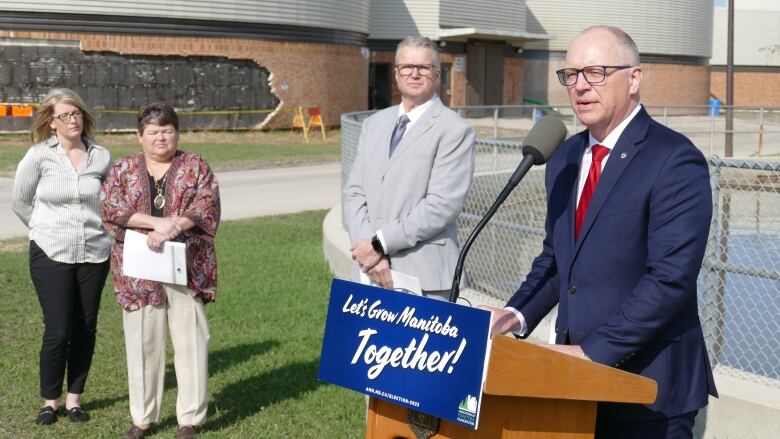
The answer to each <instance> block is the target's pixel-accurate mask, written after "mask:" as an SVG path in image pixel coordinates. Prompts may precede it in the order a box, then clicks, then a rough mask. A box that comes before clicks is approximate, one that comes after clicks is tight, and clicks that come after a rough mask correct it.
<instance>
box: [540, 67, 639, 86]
mask: <svg viewBox="0 0 780 439" xmlns="http://www.w3.org/2000/svg"><path fill="white" fill-rule="evenodd" d="M631 67H634V66H625V65H624V66H587V67H583V68H581V69H560V70H556V71H555V73H556V74H557V75H558V81H560V82H561V85H565V86H567V87H568V86H570V85H574V84H576V83H577V77H578V76H580V73H582V77H583V78H585V81H587V82H588V83H589V84H599V83H602V82H604V80H605V79H607V69H617V70H623V69H630V68H631Z"/></svg>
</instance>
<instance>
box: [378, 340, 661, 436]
mask: <svg viewBox="0 0 780 439" xmlns="http://www.w3.org/2000/svg"><path fill="white" fill-rule="evenodd" d="M656 391H657V384H656V383H655V381H653V380H651V379H649V378H645V377H642V376H639V375H634V374H631V373H629V372H625V371H622V370H618V369H615V368H612V367H609V366H604V365H602V364H597V363H594V362H592V361H588V360H585V359H581V358H577V357H574V356H571V355H566V354H563V353H560V352H556V351H553V350H550V349H547V348H544V347H542V346H538V345H534V344H532V343H528V342H525V341H521V340H514V339H512V338H510V337H505V336H496V337H493V343H492V348H491V350H490V361H489V363H488V370H487V378H486V381H485V388H484V392H483V397H482V408H481V410H480V419H479V429H478V430H471V429H468V428H466V427H463V426H460V425H457V424H454V423H451V422H448V421H445V420H441V424H440V426H439V431H438V433H436V434H435V435H434V436H432V438H434V439H439V438H469V439H477V438H491V439H495V438H504V439H509V438H535V439H542V438H545V439H546V438H577V439H585V438H592V437H593V433H594V429H595V426H596V404H597V402H598V401H605V402H624V403H637V404H650V403H652V402H653V401H655V397H656ZM415 437H416V436H415V434H414V433H413V432H412V430H411V429H410V427H409V426H408V425H407V409H406V408H405V407H401V406H398V405H395V404H392V403H389V402H386V401H383V400H379V399H376V398H370V399H369V411H368V420H367V425H366V438H368V439H399V438H408V439H415Z"/></svg>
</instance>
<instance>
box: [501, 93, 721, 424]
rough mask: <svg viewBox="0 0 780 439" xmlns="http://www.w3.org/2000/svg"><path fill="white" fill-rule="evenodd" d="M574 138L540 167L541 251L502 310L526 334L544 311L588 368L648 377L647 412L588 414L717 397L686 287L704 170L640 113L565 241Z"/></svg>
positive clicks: (663, 413)
mask: <svg viewBox="0 0 780 439" xmlns="http://www.w3.org/2000/svg"><path fill="white" fill-rule="evenodd" d="M587 145H588V132H587V131H583V132H581V133H579V134H576V135H574V136H572V137H571V138H569V139H567V140H566V141H565V142H563V144H561V146H560V148H559V150H558V151H557V152H556V153H555V155H554V157H553V158H552V159H551V160H550V162H549V163H548V164H547V169H546V180H545V181H546V186H547V198H548V199H547V219H546V223H545V228H546V236H545V239H544V244H543V248H542V252H541V254H540V255H539V256H538V257H537V258H536V259H535V260H534V262H533V266H532V268H531V272H530V273H529V274H528V276H527V278H526V280H525V282H523V284H522V285H521V286H520V289H519V290H518V291H517V292H516V293H515V294H514V296H513V297H512V298H511V299H510V300H509V302H508V303H507V305H508V306H511V307H514V308H516V309H518V310H519V311H520V312H522V314H523V316H524V317H525V319H526V323H527V324H528V328H529V329H528V333H530V332H531V331H532V330H533V329H534V328H535V327H536V326H537V325H538V324H539V322H540V321H541V320H542V318H543V317H544V316H545V315H546V314H547V313H548V312H549V311H550V310H551V309H552V308H553V307H554V306H555V304H558V305H559V308H558V320H557V321H556V323H555V331H556V334H557V335H556V343H559V344H561V343H565V344H573V345H581V346H582V349H583V351H584V352H585V354H586V355H588V356H589V357H590V358H591V359H592V360H593V361H595V362H598V363H602V364H607V365H612V366H614V367H618V368H620V369H623V370H626V371H629V372H632V373H637V374H640V375H643V376H646V377H649V378H652V379H653V380H655V381H656V382H657V383H658V398H657V400H656V402H655V403H654V404H651V405H648V406H644V405H632V404H611V403H610V404H606V403H605V404H601V405H600V406H599V418H600V419H605V420H626V421H631V420H644V419H654V418H662V417H672V416H676V415H679V414H682V413H686V412H689V411H692V410H696V409H699V408H701V407H703V406H705V405H706V404H707V395H708V394H711V395H713V396H717V391H716V389H715V383H714V381H713V378H712V370H711V368H710V363H709V358H708V356H707V350H706V347H705V345H704V337H703V335H702V329H701V324H700V322H699V317H698V309H697V308H698V307H697V299H696V279H697V276H698V273H699V269H700V267H701V262H702V258H703V256H704V249H705V247H706V244H707V235H708V232H709V226H710V219H711V217H712V195H711V190H710V183H709V170H708V167H707V163H706V161H705V159H704V156H703V155H702V153H701V152H700V151H699V150H698V149H696V147H695V146H694V145H693V144H692V143H691V141H690V140H688V139H687V138H686V137H685V136H683V135H681V134H679V133H677V132H676V131H673V130H671V129H669V128H666V127H664V126H663V125H661V124H659V123H657V122H655V121H654V120H653V119H651V118H650V116H649V115H648V114H647V112H646V111H645V109H644V108H642V109H640V111H639V113H638V114H637V115H636V116H635V117H634V119H633V120H632V121H631V122H630V123H629V124H628V126H627V127H626V129H625V130H624V131H623V133H622V134H621V136H620V138H619V139H618V142H617V144H616V145H615V148H614V149H613V150H612V152H611V153H610V156H609V160H608V161H607V164H606V165H605V167H604V170H603V172H602V174H601V179H600V180H599V184H598V186H597V188H596V192H595V193H594V195H593V198H592V200H591V203H590V206H589V208H588V211H587V214H586V216H585V219H584V221H583V225H582V229H581V231H580V236H579V239H577V240H576V241H575V239H574V217H575V211H576V203H577V180H578V178H579V171H580V163H581V162H582V156H583V154H584V152H585V148H586V147H587Z"/></svg>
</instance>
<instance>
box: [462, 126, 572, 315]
mask: <svg viewBox="0 0 780 439" xmlns="http://www.w3.org/2000/svg"><path fill="white" fill-rule="evenodd" d="M565 138H566V126H565V125H564V124H563V122H562V121H561V120H560V119H558V118H557V117H555V116H544V117H542V118H541V119H539V120H538V121H537V122H536V124H535V125H534V126H533V128H531V131H529V132H528V135H527V136H525V141H524V142H523V160H521V161H520V165H518V166H517V169H516V170H515V172H514V173H513V174H512V176H511V177H509V181H508V182H507V183H506V185H505V186H504V189H502V190H501V193H500V194H498V198H496V201H494V202H493V205H492V206H490V209H488V211H487V213H486V214H485V216H483V217H482V219H481V220H480V221H479V223H478V224H477V226H476V227H475V228H474V230H473V231H472V232H471V234H470V235H469V237H468V238H467V239H466V242H465V243H463V247H462V248H461V250H460V255H458V264H457V265H456V266H455V276H454V277H453V279H452V289H450V297H449V300H450V302H455V301H457V300H458V296H459V295H460V279H461V276H462V275H463V263H464V262H465V261H466V254H467V253H468V252H469V248H471V244H473V243H474V240H475V239H476V238H477V235H479V232H481V231H482V229H483V228H484V227H485V226H486V225H487V223H488V221H490V218H492V217H493V215H494V214H495V213H496V211H497V210H498V208H499V206H501V204H502V203H503V202H504V200H506V199H507V197H509V194H511V193H512V190H514V188H515V186H517V184H518V183H520V180H522V179H523V177H525V174H527V173H528V171H529V170H530V169H531V167H532V166H533V165H542V164H544V163H547V160H549V159H550V157H552V155H553V153H555V150H556V149H558V145H560V144H561V142H563V140H564V139H565Z"/></svg>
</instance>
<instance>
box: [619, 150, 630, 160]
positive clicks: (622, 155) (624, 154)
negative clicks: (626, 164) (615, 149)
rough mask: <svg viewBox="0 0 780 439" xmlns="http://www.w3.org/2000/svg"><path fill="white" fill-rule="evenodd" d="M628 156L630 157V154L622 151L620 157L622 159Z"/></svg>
mask: <svg viewBox="0 0 780 439" xmlns="http://www.w3.org/2000/svg"><path fill="white" fill-rule="evenodd" d="M626 157H628V154H626V153H625V152H622V153H620V158H621V159H624V158H626Z"/></svg>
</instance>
